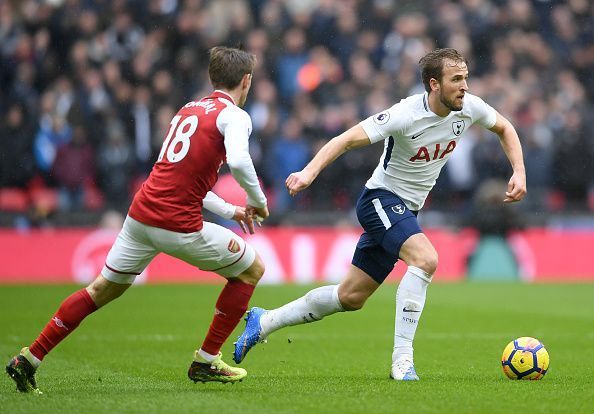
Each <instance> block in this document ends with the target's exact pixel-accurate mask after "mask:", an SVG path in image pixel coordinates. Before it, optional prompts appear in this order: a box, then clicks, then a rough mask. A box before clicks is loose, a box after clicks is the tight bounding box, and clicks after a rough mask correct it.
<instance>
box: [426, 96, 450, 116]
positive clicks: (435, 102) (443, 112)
mask: <svg viewBox="0 0 594 414" xmlns="http://www.w3.org/2000/svg"><path fill="white" fill-rule="evenodd" d="M427 101H428V102H429V109H430V110H431V112H433V113H434V114H435V115H437V116H440V117H442V118H445V117H446V116H448V115H449V114H450V112H452V110H451V109H450V108H448V107H447V106H445V105H444V104H443V103H442V102H441V101H440V100H439V96H437V94H434V93H429V96H428V99H427Z"/></svg>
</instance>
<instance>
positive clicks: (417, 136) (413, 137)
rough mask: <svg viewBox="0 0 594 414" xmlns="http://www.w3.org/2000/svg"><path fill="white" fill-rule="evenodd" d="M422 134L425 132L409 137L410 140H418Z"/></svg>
mask: <svg viewBox="0 0 594 414" xmlns="http://www.w3.org/2000/svg"><path fill="white" fill-rule="evenodd" d="M424 133H425V131H423V132H421V133H420V134H417V135H413V136H412V137H410V139H417V138H419V137H420V136H421V135H423V134H424Z"/></svg>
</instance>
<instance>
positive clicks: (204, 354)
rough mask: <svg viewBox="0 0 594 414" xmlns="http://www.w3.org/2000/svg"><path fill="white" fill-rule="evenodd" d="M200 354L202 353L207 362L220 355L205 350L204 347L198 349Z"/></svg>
mask: <svg viewBox="0 0 594 414" xmlns="http://www.w3.org/2000/svg"><path fill="white" fill-rule="evenodd" d="M198 355H200V356H201V357H202V358H203V359H204V360H205V361H206V362H212V361H214V360H215V359H216V358H217V357H218V355H212V354H209V353H208V352H205V351H203V350H202V348H200V349H199V350H198Z"/></svg>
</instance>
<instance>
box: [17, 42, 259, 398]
mask: <svg viewBox="0 0 594 414" xmlns="http://www.w3.org/2000/svg"><path fill="white" fill-rule="evenodd" d="M255 61H256V59H255V56H254V55H252V54H250V53H247V52H245V51H242V50H239V49H233V48H226V47H214V48H212V49H211V50H210V61H209V67H208V73H209V77H210V81H211V83H212V85H213V87H214V89H215V90H214V92H213V93H212V94H211V95H210V96H208V97H205V98H203V99H201V100H199V101H192V102H189V103H187V104H186V105H184V106H183V107H182V108H181V109H180V110H179V112H178V113H177V114H176V115H175V116H174V117H173V119H172V120H171V124H170V128H169V131H168V133H167V136H166V137H165V140H164V142H163V146H162V148H161V152H160V153H159V156H158V158H157V161H156V163H155V165H154V167H153V170H152V171H151V174H150V176H149V177H148V179H147V180H146V181H145V182H144V183H143V185H142V187H141V188H140V190H139V191H138V192H137V193H136V195H135V197H134V200H133V201H132V205H131V206H130V210H129V211H128V216H127V217H126V220H125V221H124V225H123V228H122V230H121V232H120V233H119V235H118V237H117V239H116V241H115V243H114V245H113V246H112V248H111V250H110V251H109V254H108V255H107V258H106V260H105V266H104V267H103V270H102V271H101V274H100V275H99V276H97V278H96V279H95V280H94V281H93V282H92V283H91V284H90V285H89V286H87V287H86V288H84V289H81V290H79V291H78V292H75V293H73V294H72V295H70V296H69V297H68V298H66V299H65V300H64V302H62V304H61V306H60V307H59V309H58V311H57V312H56V313H55V314H54V315H53V317H52V318H51V319H50V321H49V322H48V324H47V325H46V326H45V328H44V329H43V331H42V332H41V334H40V335H39V337H38V338H37V339H36V340H35V341H34V342H33V343H32V344H31V345H30V346H29V347H25V348H23V349H22V350H21V352H20V354H19V355H17V356H15V357H14V358H13V359H11V360H10V362H9V363H8V365H7V366H6V371H7V373H8V374H9V376H10V377H11V378H12V379H13V380H14V381H15V382H16V385H17V389H18V390H19V391H23V392H27V391H36V392H39V390H38V388H37V384H36V382H35V371H36V370H37V368H38V367H39V365H40V364H41V362H42V361H43V359H44V357H45V356H46V355H47V354H48V353H49V352H50V351H51V350H52V349H53V348H54V347H55V346H56V345H57V344H58V343H60V342H61V341H62V340H63V339H64V338H66V336H67V335H69V334H70V333H72V331H74V330H75V329H76V327H77V326H78V325H79V324H80V323H81V322H82V320H83V319H84V318H85V317H87V316H88V315H89V314H91V313H93V312H95V311H96V310H97V309H99V308H101V307H102V306H104V305H106V304H107V303H109V302H111V301H112V300H114V299H116V298H118V297H119V296H120V295H121V294H122V293H124V291H126V289H128V288H129V287H130V286H131V284H132V282H133V281H134V278H135V277H136V276H137V275H139V274H140V273H142V271H143V270H144V269H145V268H146V266H147V265H148V264H149V263H150V261H151V260H152V259H153V258H154V257H155V256H156V255H157V254H158V253H161V252H163V253H166V254H168V255H171V256H174V257H177V258H179V259H181V260H184V261H185V262H187V263H189V264H191V265H194V266H196V267H198V268H200V269H202V270H208V271H212V272H215V273H217V274H219V275H221V276H223V277H224V278H226V279H227V284H226V285H225V287H224V288H223V290H222V292H221V294H220V296H219V298H218V300H217V303H216V309H215V314H214V317H213V320H212V323H211V325H210V328H209V329H208V332H207V334H206V337H205V339H204V342H203V343H202V345H201V347H200V348H199V349H198V350H196V352H195V353H194V360H193V362H192V363H191V365H190V368H189V370H188V376H189V378H190V379H191V380H193V381H195V382H196V381H203V382H204V381H219V382H236V381H240V380H241V379H243V378H244V377H245V376H246V375H247V372H246V371H245V370H244V369H242V368H236V367H231V366H229V365H227V364H226V363H225V362H223V360H222V359H221V352H220V349H221V347H222V345H223V343H224V342H225V341H226V340H227V338H228V337H229V335H230V334H231V332H232V331H233V329H234V328H235V326H236V325H237V324H238V322H239V320H240V319H241V317H242V316H243V315H244V313H245V311H246V309H247V306H248V302H249V299H250V297H251V296H252V293H253V291H254V288H255V286H256V284H257V283H258V281H259V280H260V278H261V277H262V275H263V273H264V264H263V263H262V260H261V259H260V257H259V256H258V254H257V253H256V251H255V250H254V249H253V248H252V247H251V246H250V245H249V244H247V243H246V242H245V241H244V240H243V239H242V238H241V237H239V236H237V235H236V234H235V233H233V232H232V231H231V230H229V229H227V228H225V227H222V226H219V225H217V224H213V223H209V222H205V221H203V219H202V208H203V207H204V208H206V209H208V210H210V211H212V212H214V213H216V214H218V215H220V216H223V217H225V218H229V219H234V220H236V221H237V222H238V223H239V224H240V225H241V227H242V229H244V231H245V228H246V227H247V229H248V230H249V232H250V233H253V232H254V221H256V220H257V221H258V222H259V221H261V220H263V219H265V218H266V217H268V208H267V204H266V197H265V195H264V193H263V191H262V189H261V188H260V184H259V181H258V178H257V176H256V172H255V170H254V165H253V163H252V159H251V157H250V154H249V152H248V139H249V135H250V133H251V129H252V126H251V119H250V117H249V115H248V114H247V113H246V112H245V111H244V110H242V109H241V108H240V107H241V106H243V104H244V103H245V101H246V98H247V94H248V91H249V89H250V86H251V82H252V71H253V68H254V65H255ZM225 160H226V161H227V164H228V166H229V168H230V170H231V173H232V175H233V177H234V178H235V180H237V182H238V183H239V184H240V185H241V187H242V188H243V189H244V190H245V191H246V193H247V203H246V205H245V207H242V206H234V205H231V204H228V203H226V202H225V201H224V200H222V199H221V198H219V197H218V196H217V195H215V194H214V193H212V192H210V190H211V189H212V187H213V186H214V184H215V182H216V181H217V177H218V171H219V168H220V167H221V165H222V164H223V162H225Z"/></svg>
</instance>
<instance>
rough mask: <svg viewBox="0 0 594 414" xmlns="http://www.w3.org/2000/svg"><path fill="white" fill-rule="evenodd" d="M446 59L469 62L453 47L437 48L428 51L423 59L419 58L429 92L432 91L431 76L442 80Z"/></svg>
mask: <svg viewBox="0 0 594 414" xmlns="http://www.w3.org/2000/svg"><path fill="white" fill-rule="evenodd" d="M445 60H451V61H452V62H454V63H460V62H464V63H468V62H467V61H466V58H465V57H464V56H462V54H461V53H460V52H458V51H457V50H456V49H452V48H445V49H435V50H434V51H432V52H429V53H427V54H426V55H425V56H423V57H422V58H421V60H419V66H420V67H421V77H422V79H423V85H425V90H426V91H427V92H431V85H430V84H429V81H430V80H431V78H434V79H437V80H438V81H440V82H441V78H442V77H443V65H444V61H445Z"/></svg>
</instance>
